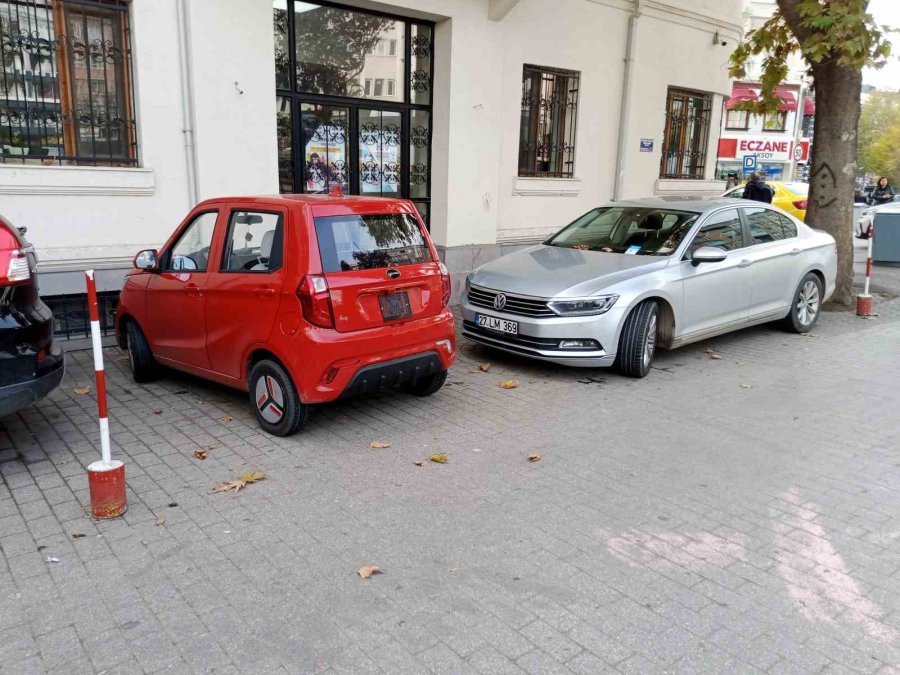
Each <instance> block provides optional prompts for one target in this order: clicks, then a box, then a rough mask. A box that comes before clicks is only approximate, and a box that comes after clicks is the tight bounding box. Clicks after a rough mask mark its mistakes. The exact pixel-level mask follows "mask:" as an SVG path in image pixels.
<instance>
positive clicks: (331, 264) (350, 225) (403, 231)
mask: <svg viewBox="0 0 900 675" xmlns="http://www.w3.org/2000/svg"><path fill="white" fill-rule="evenodd" d="M316 237H317V238H318V240H319V254H320V255H321V256H322V269H323V271H324V272H349V271H353V270H371V269H379V268H382V267H399V266H400V265H415V264H418V263H425V262H431V260H432V258H431V251H430V250H429V249H428V244H426V243H425V237H424V235H423V234H422V230H421V229H420V228H419V223H418V221H417V220H416V219H415V217H414V216H412V215H410V214H407V213H387V214H377V215H375V214H373V215H358V214H351V215H344V216H327V217H321V218H316Z"/></svg>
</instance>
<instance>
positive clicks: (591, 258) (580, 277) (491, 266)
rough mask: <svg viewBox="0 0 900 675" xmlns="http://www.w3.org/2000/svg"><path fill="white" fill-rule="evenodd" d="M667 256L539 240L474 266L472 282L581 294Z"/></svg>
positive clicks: (658, 264)
mask: <svg viewBox="0 0 900 675" xmlns="http://www.w3.org/2000/svg"><path fill="white" fill-rule="evenodd" d="M667 263H668V258H657V257H654V256H637V255H624V254H622V253H602V252H600V251H579V250H577V249H574V248H561V247H558V246H544V245H543V244H540V245H538V246H533V247H531V248H527V249H524V250H522V251H516V252H515V253H510V254H509V255H505V256H503V257H502V258H498V259H497V260H494V261H492V262H489V263H487V264H486V265H484V266H483V267H480V268H478V270H476V271H475V272H474V273H473V275H472V283H473V284H475V285H477V286H484V287H485V288H492V289H495V290H499V291H506V292H507V293H519V294H521V295H532V296H536V297H543V298H552V297H568V298H576V297H585V296H590V295H595V294H597V293H599V292H601V291H602V290H603V289H604V288H607V287H609V286H611V285H613V284H616V283H619V282H621V281H625V280H627V279H631V278H632V277H636V276H639V275H641V274H648V273H649V272H655V271H656V270H659V269H662V268H663V267H665V266H666V264H667Z"/></svg>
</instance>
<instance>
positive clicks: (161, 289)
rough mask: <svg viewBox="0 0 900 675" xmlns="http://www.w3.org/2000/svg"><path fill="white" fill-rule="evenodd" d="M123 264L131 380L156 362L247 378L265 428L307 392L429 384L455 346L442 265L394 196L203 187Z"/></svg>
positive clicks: (311, 400) (433, 386)
mask: <svg viewBox="0 0 900 675" xmlns="http://www.w3.org/2000/svg"><path fill="white" fill-rule="evenodd" d="M134 265H135V268H136V269H134V270H132V271H131V273H130V274H129V275H128V276H127V278H126V280H125V285H124V288H123V289H122V294H121V296H120V300H119V306H118V311H117V313H116V335H117V338H118V342H119V345H120V346H121V347H122V348H123V349H127V350H128V356H129V360H130V362H131V370H132V374H133V376H134V379H135V380H136V381H138V382H146V381H148V380H150V379H152V378H153V377H155V376H156V375H157V373H158V366H159V365H164V366H170V367H172V368H175V369H178V370H182V371H185V372H188V373H192V374H194V375H197V376H199V377H203V378H206V379H209V380H213V381H215V382H219V383H221V384H224V385H227V386H230V387H235V388H237V389H241V390H244V391H247V392H249V397H250V404H251V406H252V408H253V411H254V413H255V415H256V418H257V421H258V422H259V424H260V426H261V427H262V428H263V429H264V430H266V431H267V432H269V433H272V434H275V435H277V436H287V435H289V434H291V433H294V432H295V431H297V430H298V429H299V428H301V427H302V426H303V425H304V424H305V422H306V419H307V416H308V414H309V407H310V406H311V405H312V404H315V403H324V402H328V401H334V400H335V399H337V398H340V397H343V396H349V395H352V394H358V393H364V392H371V391H375V390H378V389H382V388H386V387H391V386H399V387H400V388H401V389H403V390H405V391H407V392H409V393H412V394H416V395H419V396H428V395H431V394H434V393H435V392H437V391H438V390H439V389H440V388H441V387H442V386H443V384H444V381H445V380H446V378H447V369H448V368H449V367H450V365H451V364H452V363H453V360H454V358H455V356H456V338H455V332H454V323H453V314H452V313H451V311H450V309H449V307H448V305H449V302H450V276H449V273H448V272H447V269H446V268H445V267H444V265H443V263H441V262H440V261H439V260H438V256H437V251H436V249H435V248H434V244H433V243H432V242H431V239H430V238H429V236H428V231H427V230H426V228H425V226H424V224H423V223H422V220H421V218H420V217H419V214H418V212H417V211H416V209H415V207H414V206H413V204H412V202H409V201H406V200H401V199H381V198H371V197H345V196H342V195H340V194H339V193H333V194H330V195H281V196H278V197H232V198H220V199H212V200H208V201H204V202H202V203H201V204H199V205H198V206H197V207H196V208H194V210H193V211H191V213H190V214H188V216H187V218H186V219H185V220H184V221H183V222H182V223H181V225H180V226H179V227H178V228H177V229H176V230H175V232H174V234H173V235H172V236H171V238H170V239H169V241H168V242H167V243H166V244H165V246H163V248H162V249H161V250H160V251H156V250H145V251H141V252H140V253H138V255H137V256H136V257H135V260H134Z"/></svg>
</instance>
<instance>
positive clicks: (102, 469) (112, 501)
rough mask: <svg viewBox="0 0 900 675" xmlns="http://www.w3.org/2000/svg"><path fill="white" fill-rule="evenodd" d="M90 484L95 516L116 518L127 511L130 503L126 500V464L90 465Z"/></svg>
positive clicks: (92, 511)
mask: <svg viewBox="0 0 900 675" xmlns="http://www.w3.org/2000/svg"><path fill="white" fill-rule="evenodd" d="M88 486H89V487H90V489H91V515H92V516H94V518H103V519H106V518H116V517H118V516H121V515H122V514H123V513H125V509H126V508H128V505H127V503H126V501H125V465H124V464H123V463H122V462H120V461H118V460H113V461H112V462H110V463H109V464H104V463H103V462H94V463H93V464H91V465H90V466H88Z"/></svg>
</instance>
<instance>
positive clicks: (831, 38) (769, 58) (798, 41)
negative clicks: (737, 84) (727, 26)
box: [730, 0, 891, 113]
mask: <svg viewBox="0 0 900 675" xmlns="http://www.w3.org/2000/svg"><path fill="white" fill-rule="evenodd" d="M867 6H868V0H778V9H777V10H776V11H775V13H774V14H773V15H772V17H771V18H770V19H769V20H768V21H766V22H765V23H764V24H763V25H762V26H760V27H759V28H757V29H755V30H751V31H750V32H749V33H747V35H746V36H745V38H744V41H743V42H741V43H740V44H739V45H738V46H737V48H736V49H735V50H734V52H733V53H732V55H731V67H730V74H731V76H732V77H733V78H736V79H744V78H746V77H747V66H748V64H749V62H750V60H751V59H752V58H753V57H755V56H760V55H765V56H764V58H763V63H762V77H761V79H760V83H761V85H762V87H761V89H762V92H761V97H760V101H758V102H755V103H751V102H748V103H744V104H741V106H740V107H741V108H742V109H745V110H751V111H753V112H756V113H766V112H773V111H774V110H776V109H777V107H778V104H779V102H780V101H779V99H778V97H776V96H775V95H774V92H775V88H776V87H777V86H778V85H779V84H780V83H781V82H782V81H783V80H784V78H785V77H786V76H787V71H788V66H787V59H788V57H789V56H790V55H791V54H792V53H794V52H798V51H799V52H800V53H801V54H802V55H803V57H804V58H805V59H806V62H807V63H808V64H809V65H810V67H811V69H812V70H813V74H814V75H815V71H816V69H817V67H818V66H822V65H825V64H827V63H834V62H836V63H838V64H839V65H842V66H846V67H848V68H852V69H856V70H859V69H861V68H862V67H863V66H866V65H871V66H874V67H876V68H879V67H881V66H883V65H884V64H885V62H886V60H887V57H888V56H889V55H890V53H891V43H890V42H889V41H888V40H886V39H885V36H884V32H883V31H882V29H881V28H880V27H879V26H877V25H876V24H875V21H874V19H873V18H872V15H871V14H869V13H868V12H867V11H866V7H867Z"/></svg>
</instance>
